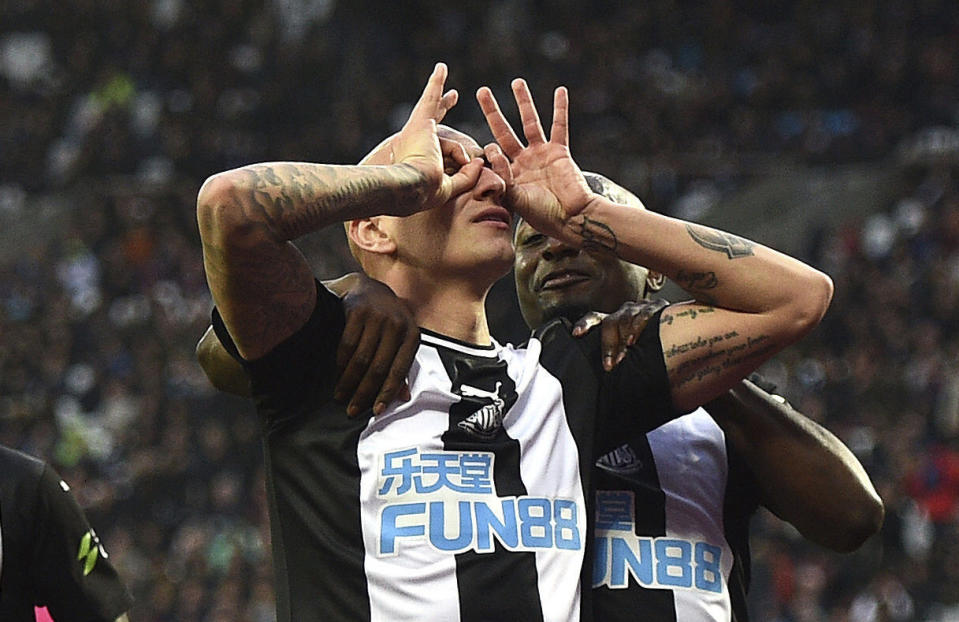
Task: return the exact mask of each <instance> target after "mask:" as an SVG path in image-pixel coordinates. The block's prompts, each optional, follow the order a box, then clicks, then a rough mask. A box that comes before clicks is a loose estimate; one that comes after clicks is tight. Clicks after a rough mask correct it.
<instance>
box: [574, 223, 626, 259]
mask: <svg viewBox="0 0 959 622" xmlns="http://www.w3.org/2000/svg"><path fill="white" fill-rule="evenodd" d="M572 224H573V227H574V229H575V231H576V235H578V236H579V237H581V238H582V240H583V248H584V249H586V250H605V251H611V252H614V253H615V252H616V248H617V247H618V246H619V240H618V239H617V238H616V233H615V232H614V231H613V230H612V228H611V227H610V226H609V225H607V224H606V223H603V222H599V221H598V220H590V219H589V217H588V216H583V217H582V220H580V219H579V218H576V219H574V220H573V223H572Z"/></svg>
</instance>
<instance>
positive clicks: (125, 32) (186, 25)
mask: <svg viewBox="0 0 959 622" xmlns="http://www.w3.org/2000/svg"><path fill="white" fill-rule="evenodd" d="M462 4H463V6H458V5H456V4H451V3H446V4H445V5H440V6H437V5H436V4H435V3H426V2H407V3H401V2H392V3H384V2H371V1H363V0H350V1H349V2H346V1H342V0H341V1H337V0H272V1H271V0H218V1H217V0H206V1H198V2H187V1H186V0H143V1H138V2H132V1H129V2H128V1H124V0H72V1H71V2H67V3H64V2H54V1H52V0H10V1H8V2H5V3H2V4H0V442H2V443H4V444H7V445H10V446H13V447H17V448H20V449H23V450H25V451H28V452H30V453H33V454H35V455H38V456H41V457H44V458H46V459H48V460H50V461H51V462H53V464H54V465H55V466H56V467H57V468H58V470H59V471H60V472H61V474H62V475H63V476H64V478H65V479H66V480H67V481H68V482H70V484H71V485H72V486H73V488H74V490H75V491H77V494H78V496H79V498H80V500H81V503H82V504H83V505H84V507H85V508H87V511H88V514H89V516H90V518H91V522H92V523H93V525H94V526H95V527H96V528H97V530H98V532H99V533H100V535H101V536H102V539H103V541H104V542H105V544H106V546H107V550H108V552H109V553H110V555H111V559H112V560H113V561H114V562H115V563H116V565H117V566H118V567H119V569H120V571H121V573H122V575H123V576H124V578H125V579H126V580H127V581H128V583H129V584H130V587H131V589H132V591H133V594H134V596H135V598H136V605H135V607H134V610H133V612H132V618H133V619H134V620H136V621H139V622H173V621H192V620H197V621H202V622H219V621H226V620H229V621H242V622H267V621H269V620H272V618H273V610H272V607H273V605H272V602H273V601H272V598H273V596H272V585H271V569H270V561H269V554H268V551H269V543H268V531H267V530H266V508H265V492H264V490H263V477H262V473H261V468H262V460H261V449H260V445H259V440H258V425H259V423H258V421H257V419H256V416H255V414H254V413H253V411H252V407H251V406H250V405H248V404H247V403H245V402H244V401H242V400H239V399H233V398H229V397H227V396H224V395H220V394H217V393H215V392H214V391H213V389H212V388H211V387H210V386H209V385H208V384H207V382H206V380H205V379H204V377H203V376H202V373H201V372H200V370H199V368H198V366H197V365H196V363H195V361H194V356H193V348H194V345H195V344H196V341H197V339H198V338H199V337H200V335H201V334H202V333H203V330H204V329H205V327H206V325H207V324H208V322H209V311H210V307H211V301H210V297H209V293H208V291H207V287H206V282H205V278H204V274H203V266H202V260H201V257H200V252H199V241H198V237H197V232H196V225H195V217H194V205H195V196H196V191H197V190H198V188H199V185H200V184H201V183H202V181H203V179H204V178H205V177H206V176H208V175H210V174H212V173H214V172H216V171H219V170H223V169H226V168H230V167H233V166H237V165H241V164H246V163H249V162H252V161H258V160H269V159H306V160H313V161H323V162H342V163H347V162H355V161H356V160H358V159H359V158H360V157H361V156H362V155H363V153H364V152H365V151H366V150H368V149H369V148H371V147H372V146H373V145H375V144H376V143H377V142H378V141H379V139H380V138H382V137H383V136H384V135H386V134H387V133H388V132H390V131H393V130H395V129H397V128H398V127H399V125H400V124H401V123H402V121H403V120H404V119H405V118H406V115H407V113H408V111H409V108H410V106H411V104H412V102H413V101H414V99H415V97H416V95H417V94H418V92H419V90H420V88H421V86H422V83H423V81H424V79H425V77H426V75H427V74H428V71H429V69H430V67H431V66H432V64H433V63H434V62H435V61H436V60H444V61H446V62H447V63H448V64H449V66H450V70H451V75H450V80H449V85H450V86H452V87H455V88H458V89H460V91H461V103H460V105H459V106H458V107H457V108H456V109H454V110H453V112H452V113H451V115H450V122H451V123H452V124H454V125H457V126H459V127H461V128H463V129H466V130H467V131H470V132H472V133H474V134H475V135H477V136H478V137H479V138H480V140H481V142H482V141H483V140H484V139H486V138H487V137H488V131H487V130H485V128H484V127H483V122H482V117H481V114H480V112H479V110H478V107H477V106H476V105H475V103H474V102H473V101H472V98H471V94H472V92H473V90H474V89H475V88H476V87H478V86H481V85H483V84H488V85H489V86H491V87H492V88H493V89H494V91H495V92H496V93H497V94H499V95H500V97H501V99H503V100H508V90H507V89H508V82H509V80H510V79H511V78H513V77H515V76H517V75H522V76H524V77H526V78H528V79H529V80H530V82H531V85H532V87H533V89H534V96H535V97H537V99H538V101H540V102H549V101H550V93H551V90H552V88H553V87H554V86H556V85H558V84H561V83H562V84H566V85H568V86H569V87H570V91H571V117H572V128H571V129H572V137H573V151H574V155H575V156H576V158H577V160H578V161H579V162H580V164H581V165H582V166H583V167H584V168H586V169H590V170H595V171H600V172H602V173H604V174H607V175H608V176H610V177H612V178H613V179H616V180H617V181H619V182H621V183H622V184H624V185H626V186H628V187H630V188H632V189H633V190H634V191H636V192H637V194H639V195H640V196H641V197H643V199H644V201H645V202H646V204H647V205H648V206H650V207H652V208H654V209H657V210H660V211H665V212H673V213H677V212H679V213H683V214H687V213H689V210H690V209H693V210H694V211H695V209H700V210H702V209H706V208H708V206H709V205H712V204H715V203H716V202H718V201H719V200H721V198H722V197H723V196H724V195H726V194H727V193H729V192H731V191H732V190H734V189H736V188H739V187H742V186H743V185H744V184H745V183H748V181H749V180H750V179H751V178H752V177H753V176H754V175H755V174H756V172H755V171H756V168H757V163H759V162H767V161H770V160H772V161H790V162H803V163H808V164H813V165H819V166H828V165H831V164H842V163H849V162H886V161H888V160H889V158H891V157H892V155H893V154H894V153H895V151H896V148H897V146H899V145H900V144H902V143H903V142H904V141H908V140H909V139H911V138H912V137H914V136H916V135H917V134H920V133H922V132H924V131H928V130H929V129H930V128H938V130H939V131H940V132H942V131H946V130H949V129H950V128H951V129H952V130H955V129H957V128H959V3H956V2H955V1H954V0H921V1H918V2H914V1H912V0H898V1H889V2H880V1H869V0H836V1H834V2H829V3H826V2H821V3H820V2H787V1H784V0H773V1H770V2H764V3H751V2H732V1H729V0H726V1H722V0H720V1H717V2H709V3H696V4H697V6H695V7H693V6H688V5H691V4H693V3H683V2H670V1H667V0H650V1H649V2H628V3H627V2H622V3H620V2H601V1H597V2H572V1H569V0H552V1H545V0H544V1H540V2H535V1H524V0H500V1H494V2H485V3H462ZM943 128H945V129H943ZM945 136H949V134H948V133H947V134H945ZM945 142H946V143H948V140H947V141H945ZM939 147H940V148H942V149H945V151H947V152H948V145H945V147H943V145H939ZM957 151H959V150H957ZM952 156H953V157H952V159H951V160H950V157H949V153H946V154H945V156H944V157H941V158H938V159H937V160H936V161H935V162H931V163H930V162H926V163H924V164H921V165H917V164H913V165H912V166H911V167H909V168H908V170H903V172H902V176H903V183H902V184H900V185H901V191H899V192H898V194H897V195H896V196H893V197H890V199H889V200H888V202H886V203H885V204H883V205H877V206H876V211H875V212H874V213H873V214H871V215H869V216H867V217H865V218H849V219H847V220H845V221H844V224H842V225H841V226H838V227H836V226H825V225H822V224H821V223H810V226H809V230H808V231H807V232H805V235H806V238H805V239H806V242H805V244H804V247H803V248H804V250H803V254H804V259H806V260H808V261H811V262H812V263H814V264H815V265H817V266H818V267H820V268H822V269H823V270H825V271H826V272H828V273H829V274H830V275H831V276H832V277H833V279H834V280H835V282H836V297H835V301H834V303H833V306H832V309H831V310H830V312H829V314H828V315H827V317H826V319H825V321H824V323H823V325H822V326H821V327H820V328H819V329H817V331H816V332H815V333H814V335H813V336H812V337H810V338H809V339H807V340H806V341H805V342H803V343H802V344H800V345H799V346H797V347H796V348H793V349H792V350H790V351H789V352H787V353H785V354H784V355H783V356H781V357H779V359H777V361H776V362H774V363H773V364H771V365H769V366H768V367H767V369H766V370H765V371H766V372H767V374H768V375H769V376H771V377H772V378H773V380H774V381H776V382H777V383H778V384H779V385H780V387H781V388H782V391H783V392H784V394H785V395H786V397H788V398H789V399H790V400H791V401H792V403H793V404H794V405H796V406H797V407H798V408H799V409H800V410H802V411H803V412H805V413H806V414H808V415H809V416H811V417H813V418H814V419H816V420H818V421H821V422H823V423H824V424H826V425H827V427H829V428H830V429H831V430H833V431H835V432H836V433H837V434H838V435H839V436H840V437H841V438H842V439H843V440H844V441H846V443H847V444H849V445H850V447H851V448H852V449H853V450H854V451H855V452H856V454H857V455H858V456H859V457H860V459H861V460H862V461H863V463H864V464H865V465H866V467H867V470H868V471H869V473H870V475H871V476H872V478H873V480H874V482H875V483H876V487H877V489H878V490H879V491H880V494H881V495H882V497H883V499H884V500H885V502H886V505H887V519H886V524H885V526H884V528H883V531H882V533H881V534H880V535H879V536H877V537H876V538H874V539H873V540H871V541H870V542H869V543H867V545H866V546H865V547H864V548H863V549H862V550H861V551H860V552H858V553H856V554H853V555H848V556H840V555H836V554H832V553H828V552H826V551H823V550H822V549H817V548H815V547H814V546H812V545H809V544H807V543H805V542H804V541H802V539H801V538H799V537H798V535H796V533H795V532H794V531H793V530H792V529H791V528H789V527H788V526H785V525H783V524H782V523H781V522H779V521H778V520H776V519H775V518H773V517H771V516H770V515H768V514H761V515H759V516H758V517H757V518H756V520H755V529H754V532H755V536H754V538H753V549H754V564H753V578H754V585H753V589H752V593H751V600H752V604H751V607H752V616H753V619H754V620H757V621H760V622H764V621H770V622H772V621H775V622H807V621H808V622H814V621H819V620H828V621H830V622H832V621H836V622H840V621H846V620H848V621H852V622H860V621H861V622H873V621H876V622H880V621H900V620H902V621H906V620H928V621H930V622H936V621H942V622H945V621H948V620H959V159H957V158H956V157H955V152H954V153H952ZM691 205H692V207H691ZM697 205H698V206H699V207H698V208H696V206H697ZM305 245H306V250H307V252H308V254H310V256H311V257H313V258H314V261H315V262H316V264H317V267H318V270H320V272H321V274H320V276H333V275H335V274H338V273H340V272H341V271H343V270H346V269H349V268H350V266H351V264H350V262H349V258H348V255H347V253H346V251H345V249H344V244H343V243H342V241H341V240H339V239H338V238H336V237H335V236H334V237H330V236H326V237H324V236H319V237H318V238H316V239H313V240H308V241H306V243H305ZM516 321H519V320H518V318H517V319H516Z"/></svg>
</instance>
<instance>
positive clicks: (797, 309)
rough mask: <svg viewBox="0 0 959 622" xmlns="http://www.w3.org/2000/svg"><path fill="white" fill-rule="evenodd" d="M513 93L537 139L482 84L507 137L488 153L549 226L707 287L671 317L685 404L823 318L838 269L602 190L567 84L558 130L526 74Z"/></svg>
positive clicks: (664, 335) (519, 199)
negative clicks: (579, 157) (584, 159)
mask: <svg viewBox="0 0 959 622" xmlns="http://www.w3.org/2000/svg"><path fill="white" fill-rule="evenodd" d="M513 92H514V96H515V98H516V102H517V104H518V106H519V110H520V116H521V118H522V121H523V130H524V134H525V136H526V140H527V142H528V145H527V146H524V145H523V143H522V142H520V139H519V138H518V137H517V136H516V134H515V133H514V132H513V129H512V128H511V127H510V125H509V123H508V122H507V121H506V118H505V117H504V116H503V114H502V112H501V111H500V109H499V107H498V105H497V103H496V100H495V98H494V97H493V95H492V93H491V92H490V91H489V89H486V88H485V87H484V88H483V89H480V91H479V92H478V93H477V99H478V100H479V102H480V106H481V107H482V108H483V112H484V114H485V115H486V119H487V122H488V123H489V126H490V129H491V130H492V132H493V136H494V137H495V138H496V141H497V144H495V145H489V146H488V147H487V148H486V156H487V159H488V160H489V161H490V163H491V164H492V166H493V169H494V171H496V172H497V173H498V174H499V175H500V176H501V177H503V178H504V179H505V180H506V181H507V191H506V192H507V194H506V199H507V201H508V202H509V204H510V205H511V206H512V207H513V208H514V209H515V210H516V211H517V212H518V213H519V214H520V215H521V216H522V217H523V218H525V219H526V220H527V221H529V223H530V224H531V225H532V226H533V227H534V228H536V229H538V230H539V231H541V232H543V233H545V234H547V235H550V236H553V237H555V238H558V239H560V240H562V241H563V242H564V243H566V244H568V245H569V246H571V247H573V248H579V249H586V250H590V251H591V252H611V253H615V254H616V255H617V256H618V257H619V258H620V259H624V260H626V261H630V262H633V263H636V264H640V265H643V266H646V267H648V268H649V269H651V270H655V271H657V272H660V273H662V274H665V275H666V276H668V277H670V278H672V279H673V280H674V281H676V283H678V284H679V285H680V286H681V287H683V288H684V289H685V290H686V291H688V292H689V293H690V294H692V295H693V296H694V297H695V301H694V302H691V303H684V304H679V305H673V306H671V307H669V308H668V309H667V310H666V311H664V313H663V315H662V317H661V329H660V336H661V339H662V343H663V350H664V357H665V362H666V368H667V371H668V373H669V376H670V381H671V388H672V397H673V403H674V405H675V406H676V407H677V408H680V409H684V410H685V409H691V408H693V407H695V406H698V405H701V404H703V403H705V402H706V401H708V400H710V399H712V398H714V397H716V396H718V395H720V394H721V393H722V392H724V391H726V390H727V389H729V388H730V387H731V386H733V385H734V384H735V383H736V382H737V381H738V380H739V379H740V378H743V377H745V376H746V375H747V374H748V373H749V372H751V371H753V370H754V369H755V368H756V367H758V366H759V365H760V364H761V363H762V362H763V361H765V360H766V359H768V358H769V357H771V356H772V355H773V354H774V353H776V352H778V351H779V350H781V349H782V348H784V347H786V346H787V345H789V344H790V343H792V342H794V341H796V340H797V339H799V338H800V337H802V336H803V335H804V334H806V333H807V332H808V331H809V330H811V329H812V328H813V327H814V326H815V325H816V324H817V323H818V322H819V320H820V319H821V318H822V316H823V314H824V313H825V311H826V308H827V307H828V305H829V301H830V299H831V297H832V282H831V281H830V279H829V277H828V276H826V275H825V274H823V273H821V272H819V271H817V270H815V269H813V268H811V267H809V266H807V265H805V264H803V263H801V262H799V261H797V260H795V259H792V258H790V257H787V256H786V255H783V254H781V253H778V252H776V251H774V250H771V249H769V248H766V247H764V246H761V245H758V244H755V243H753V242H750V241H748V240H744V239H742V238H739V237H736V236H734V235H731V234H728V233H724V232H722V231H717V230H715V229H710V228H708V227H703V226H700V225H695V224H692V223H688V222H685V221H682V220H678V219H675V218H669V217H667V216H662V215H659V214H655V213H652V212H649V211H646V210H644V209H641V208H635V207H629V206H626V205H621V204H618V203H614V202H612V201H610V200H609V199H607V198H605V197H603V196H601V195H599V194H596V193H594V192H592V190H591V189H590V188H589V185H588V184H587V183H586V180H585V178H584V177H583V174H582V173H581V172H580V170H579V168H578V167H577V166H576V163H575V162H574V161H573V159H572V156H571V155H570V152H569V146H568V144H569V131H568V107H569V103H568V95H567V93H566V89H565V88H562V87H561V88H559V89H557V90H556V95H555V99H554V110H553V125H552V129H551V132H550V138H549V140H547V139H546V135H545V132H544V130H543V127H542V125H541V123H540V121H539V117H538V115H537V113H536V108H535V106H534V105H533V101H532V97H531V96H530V93H529V88H528V87H527V86H526V83H525V82H524V81H522V80H514V81H513Z"/></svg>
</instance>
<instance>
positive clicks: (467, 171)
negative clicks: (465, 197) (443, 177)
mask: <svg viewBox="0 0 959 622" xmlns="http://www.w3.org/2000/svg"><path fill="white" fill-rule="evenodd" d="M482 172H483V160H482V159H480V158H473V159H472V160H470V161H469V164H467V165H465V166H463V167H460V170H458V171H457V172H456V173H455V174H453V175H452V176H450V178H449V180H450V183H449V189H450V193H449V196H455V195H457V194H459V193H461V192H464V191H466V190H468V189H469V188H471V187H473V186H474V185H476V182H477V180H478V179H479V176H480V173H482Z"/></svg>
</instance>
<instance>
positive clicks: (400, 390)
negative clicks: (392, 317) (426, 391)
mask: <svg viewBox="0 0 959 622" xmlns="http://www.w3.org/2000/svg"><path fill="white" fill-rule="evenodd" d="M419 345H420V331H419V330H417V329H416V328H413V329H412V330H407V331H406V334H405V336H403V339H402V340H401V342H400V345H399V348H398V349H397V351H396V354H395V355H394V356H393V364H392V365H391V366H390V370H389V372H388V373H387V376H386V381H385V382H384V383H383V388H382V389H381V390H380V393H379V395H377V396H376V402H375V403H374V405H373V414H374V415H382V414H383V412H384V411H385V410H386V407H387V406H389V405H390V404H391V403H392V402H393V401H394V400H403V401H408V400H409V399H410V387H409V384H407V382H406V376H407V374H409V371H410V367H411V366H412V365H413V359H415V358H416V351H417V349H418V348H419Z"/></svg>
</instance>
